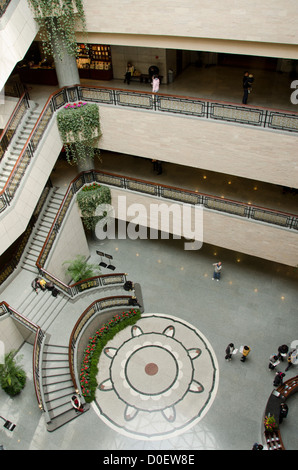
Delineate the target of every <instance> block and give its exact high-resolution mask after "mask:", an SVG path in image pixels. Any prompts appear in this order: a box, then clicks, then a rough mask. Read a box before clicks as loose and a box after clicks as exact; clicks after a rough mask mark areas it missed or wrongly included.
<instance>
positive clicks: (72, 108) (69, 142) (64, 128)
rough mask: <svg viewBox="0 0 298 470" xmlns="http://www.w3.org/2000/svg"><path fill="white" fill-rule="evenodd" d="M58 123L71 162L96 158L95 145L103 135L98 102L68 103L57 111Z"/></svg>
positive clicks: (68, 159)
mask: <svg viewBox="0 0 298 470" xmlns="http://www.w3.org/2000/svg"><path fill="white" fill-rule="evenodd" d="M57 124H58V130H59V133H60V136H61V139H62V142H63V145H64V147H65V151H66V158H67V161H68V162H69V163H71V164H72V163H78V162H80V161H84V160H86V158H91V159H94V155H95V149H94V147H95V144H96V142H97V140H98V139H99V137H100V135H101V132H100V124H99V109H98V106H97V104H94V103H89V104H88V103H86V102H83V101H79V102H78V103H68V104H67V105H65V106H64V107H63V108H62V109H61V110H60V111H59V112H58V113H57Z"/></svg>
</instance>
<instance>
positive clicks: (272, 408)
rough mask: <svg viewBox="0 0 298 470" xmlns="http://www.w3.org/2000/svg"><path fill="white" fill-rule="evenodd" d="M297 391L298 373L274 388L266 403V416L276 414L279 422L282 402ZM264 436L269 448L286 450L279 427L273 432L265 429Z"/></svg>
mask: <svg viewBox="0 0 298 470" xmlns="http://www.w3.org/2000/svg"><path fill="white" fill-rule="evenodd" d="M297 391H298V376H297V375H296V376H295V377H292V378H291V379H289V380H287V381H286V382H284V383H283V384H282V385H280V386H279V387H277V388H276V390H273V392H272V393H271V395H270V397H269V399H268V402H267V405H266V410H265V416H268V415H269V414H270V416H274V417H275V419H276V421H277V423H278V421H279V412H280V405H281V403H284V402H285V401H286V399H287V398H288V397H289V396H290V395H292V394H293V393H295V392H297ZM264 436H265V442H266V446H267V448H268V450H285V447H284V444H283V442H282V438H281V433H280V430H279V429H277V430H276V431H274V432H273V433H270V432H268V431H266V430H265V432H264Z"/></svg>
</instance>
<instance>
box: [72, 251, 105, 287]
mask: <svg viewBox="0 0 298 470" xmlns="http://www.w3.org/2000/svg"><path fill="white" fill-rule="evenodd" d="M64 264H68V265H69V266H68V268H67V270H66V273H67V274H69V275H70V276H71V279H72V280H73V282H74V283H76V282H78V281H83V280H85V279H90V277H94V276H96V274H98V273H99V272H100V268H99V266H98V265H97V264H91V263H88V262H87V260H86V257H85V256H84V255H77V256H76V258H75V259H73V260H70V261H64V263H63V265H64Z"/></svg>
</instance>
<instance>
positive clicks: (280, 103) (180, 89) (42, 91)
mask: <svg viewBox="0 0 298 470" xmlns="http://www.w3.org/2000/svg"><path fill="white" fill-rule="evenodd" d="M243 72H244V70H243V68H242V67H227V66H220V65H214V66H211V67H195V66H189V67H187V68H186V69H185V70H184V71H183V72H182V73H181V74H180V75H178V77H176V78H175V79H174V81H173V82H172V83H162V84H161V86H160V90H159V91H160V93H164V94H169V95H177V96H188V97H194V98H202V99H209V100H215V101H216V100H217V101H218V100H219V101H225V102H229V103H234V104H241V102H242V94H243V89H242V76H243ZM254 77H255V80H254V84H253V92H252V93H251V94H250V96H249V101H248V105H250V106H260V107H266V108H270V109H279V110H285V111H292V112H294V113H297V112H298V108H297V104H296V105H295V104H293V103H292V102H291V94H292V93H293V89H292V88H291V83H292V81H293V78H291V76H290V74H289V73H281V72H272V71H270V72H269V71H266V70H262V69H257V70H255V71H254ZM81 84H82V85H93V86H102V87H108V88H120V89H129V90H136V91H151V85H150V83H147V84H146V83H140V82H138V81H133V82H131V83H130V85H127V84H125V83H123V80H121V79H117V78H115V79H113V80H108V81H106V80H90V79H84V78H82V79H81ZM27 86H28V91H29V94H30V97H31V98H32V99H34V100H36V101H37V102H39V103H40V104H41V105H42V104H45V102H46V100H47V99H48V97H49V95H50V94H51V93H53V92H54V91H56V90H57V89H58V88H59V87H58V85H57V86H42V85H31V84H27Z"/></svg>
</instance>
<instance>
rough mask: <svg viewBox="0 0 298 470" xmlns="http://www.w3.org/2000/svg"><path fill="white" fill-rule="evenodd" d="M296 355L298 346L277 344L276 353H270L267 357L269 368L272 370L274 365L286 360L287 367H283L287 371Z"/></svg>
mask: <svg viewBox="0 0 298 470" xmlns="http://www.w3.org/2000/svg"><path fill="white" fill-rule="evenodd" d="M297 355H298V348H297V347H296V348H292V349H289V347H288V346H287V345H286V344H282V345H281V346H279V348H278V350H277V354H272V355H271V356H270V358H269V365H268V367H269V369H270V370H274V369H275V368H276V366H278V364H279V363H280V362H283V361H285V360H286V361H287V367H286V368H285V372H287V371H288V370H289V369H290V367H292V365H293V361H294V360H295V359H296V357H297Z"/></svg>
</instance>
